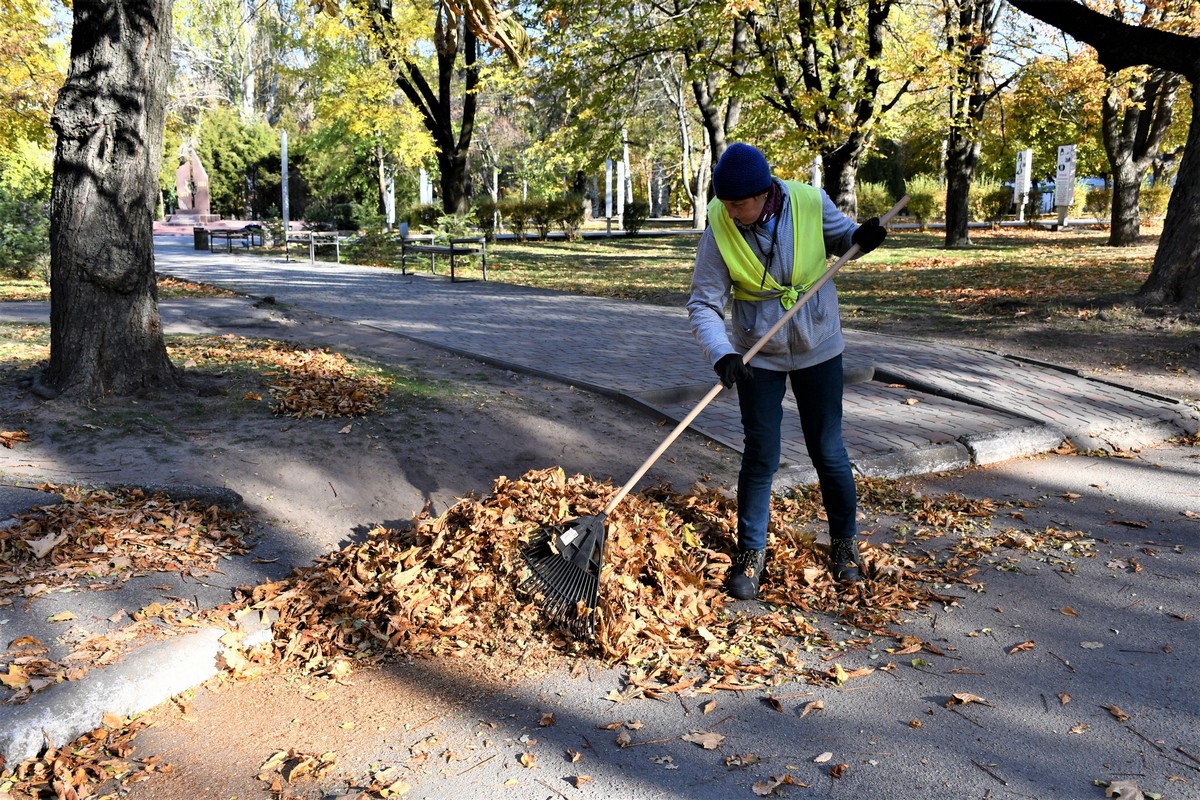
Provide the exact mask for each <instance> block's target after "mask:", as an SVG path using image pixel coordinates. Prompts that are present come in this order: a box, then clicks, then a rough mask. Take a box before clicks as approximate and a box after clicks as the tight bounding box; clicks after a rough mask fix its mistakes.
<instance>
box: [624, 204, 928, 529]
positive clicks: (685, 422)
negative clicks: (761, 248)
mask: <svg viewBox="0 0 1200 800" xmlns="http://www.w3.org/2000/svg"><path fill="white" fill-rule="evenodd" d="M906 205H908V195H904V197H901V198H900V200H899V202H897V203H896V205H894V206H892V208H891V210H889V211H888V212H887V213H886V214H884V215H883V216H882V217H880V218H879V224H880V225H883V226H885V227H886V226H887V224H888V223H889V222H891V221H892V218H893V217H895V216H896V215H897V214H899V213H900V210H901V209H903V208H904V207H905V206H906ZM861 249H862V248H860V247H859V246H858V245H856V244H855V245H851V246H850V249H849V250H847V251H846V253H845V254H844V255H842V256H841V257H840V258H838V260H837V261H835V262H833V266H831V267H830V268H829V269H827V270H825V274H823V275H822V276H821V277H819V278H817V280H816V281H814V282H813V285H812V286H810V287H808V291H806V292H805V293H804V294H803V295H802V296H801V297H800V299H799V300H797V301H796V302H795V303H794V304H793V305H792V307H791V308H789V309H788V310H787V313H785V314H784V315H783V316H782V317H780V318H779V320H778V321H777V322H776V323H775V324H774V325H772V326H771V329H770V330H769V331H767V332H766V333H765V334H763V336H762V338H760V339H759V340H758V341H757V342H755V343H754V346H753V347H751V348H750V349H749V350H747V351H746V354H745V355H744V356H742V363H743V364H749V363H750V359H752V358H754V356H755V355H757V354H758V351H759V350H762V349H763V348H764V347H765V346H766V344H767V342H769V341H771V338H772V337H773V336H775V334H777V333H779V331H780V330H782V329H783V326H784V325H786V324H787V323H788V320H790V319H791V318H792V317H793V316H795V314H796V312H797V311H799V310H800V308H801V307H802V306H803V305H804V304H805V303H807V302H808V301H809V300H810V299H812V296H813V295H815V294H816V293H817V292H819V291H820V290H821V287H822V286H824V285H825V284H826V283H828V282H829V280H830V278H832V277H833V276H834V274H835V273H836V272H837V271H838V270H839V269H841V268H842V266H843V265H844V264H845V263H846V262H847V261H849V260H850V259H852V258H854V257H855V256H856V255H858V253H859V250H861ZM724 388H725V386H724V384H722V383H721V382H720V381H717V385H716V386H714V387H713V388H711V389H709V390H708V394H706V395H704V397H703V399H701V400H700V402H699V403H697V404H696V407H695V408H693V409H692V410H691V411H690V412H689V413H688V415H687V416H686V417H684V418H683V419H681V420H680V421H679V424H678V425H676V426H675V429H674V430H673V431H671V433H670V434H669V435H668V436H667V438H666V439H664V440H663V442H662V444H660V445H659V446H658V447H657V448H656V449H655V451H654V452H653V453H651V454H650V457H649V458H647V459H646V460H645V461H643V462H642V465H641V466H640V467H638V470H637V472H635V473H633V477H631V478H630V479H629V480H628V481H627V482H626V483H625V485H624V486H622V487H621V488H620V490H619V491H618V492H617V493H616V494H615V495H613V497H612V499H611V500H609V501H608V505H606V506H605V507H604V511H603V512H602V513H603V514H604V516H608V515H609V514H611V513H612V511H613V509H614V508H616V507H617V504H618V503H620V502H621V501H622V500H624V499H625V495H627V494H629V492H630V491H632V490H633V487H634V486H636V485H637V482H638V481H640V480H641V479H642V476H643V475H645V474H646V472H647V471H648V470H649V469H650V467H652V466H654V462H656V461H658V459H659V458H660V457H661V456H662V454H663V453H665V452H666V451H667V448H668V447H670V446H671V445H672V444H673V443H674V442H675V440H676V439H678V438H679V434H681V433H683V432H684V431H685V430H687V428H688V426H689V425H691V424H692V422H693V421H694V420H695V419H696V417H698V416H700V412H701V411H703V410H704V409H705V408H707V407H708V404H709V403H711V402H712V401H713V399H714V398H715V397H716V396H717V395H718V394H720V393H721V390H722V389H724Z"/></svg>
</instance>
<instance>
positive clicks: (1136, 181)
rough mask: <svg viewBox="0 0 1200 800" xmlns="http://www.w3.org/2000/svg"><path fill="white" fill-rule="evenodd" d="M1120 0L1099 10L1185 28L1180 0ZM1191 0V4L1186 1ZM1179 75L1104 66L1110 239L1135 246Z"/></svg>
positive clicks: (1143, 22) (1172, 111) (1117, 244)
mask: <svg viewBox="0 0 1200 800" xmlns="http://www.w3.org/2000/svg"><path fill="white" fill-rule="evenodd" d="M1122 5H1124V4H1123V3H1119V2H1118V3H1115V4H1114V3H1105V6H1106V8H1105V7H1101V8H1099V9H1098V10H1101V11H1106V12H1107V13H1109V14H1110V15H1118V16H1121V15H1124V16H1125V17H1126V18H1127V21H1129V22H1132V23H1134V24H1137V25H1140V26H1143V27H1153V28H1160V29H1170V28H1172V27H1176V28H1186V26H1187V25H1188V24H1189V23H1188V16H1189V15H1188V14H1187V13H1186V11H1187V9H1185V8H1183V7H1182V6H1181V4H1179V3H1171V2H1164V3H1146V4H1144V5H1142V6H1141V8H1140V9H1138V10H1137V11H1136V14H1135V13H1134V11H1133V10H1132V9H1130V10H1129V11H1126V10H1125V9H1123V8H1122ZM1188 5H1190V4H1188ZM1181 80H1182V78H1181V76H1180V75H1179V74H1178V73H1175V72H1168V71H1166V70H1163V69H1158V68H1153V67H1144V66H1139V67H1129V68H1127V69H1122V70H1108V71H1107V75H1106V81H1105V92H1104V148H1105V151H1106V152H1107V153H1108V161H1109V164H1110V165H1111V166H1112V225H1111V227H1110V228H1109V237H1108V243H1109V244H1110V245H1113V246H1115V247H1120V246H1124V245H1133V244H1136V243H1137V242H1138V238H1139V235H1140V233H1141V210H1140V202H1139V199H1140V195H1141V187H1142V181H1143V180H1144V179H1145V177H1146V173H1147V172H1148V171H1149V170H1150V167H1151V165H1152V164H1153V163H1154V160H1155V159H1156V158H1157V157H1158V152H1159V148H1160V147H1161V146H1162V144H1163V141H1164V139H1165V138H1166V136H1167V132H1168V131H1169V130H1170V128H1171V123H1172V122H1173V121H1174V118H1175V101H1176V95H1177V94H1178V90H1179V84H1180V82H1181Z"/></svg>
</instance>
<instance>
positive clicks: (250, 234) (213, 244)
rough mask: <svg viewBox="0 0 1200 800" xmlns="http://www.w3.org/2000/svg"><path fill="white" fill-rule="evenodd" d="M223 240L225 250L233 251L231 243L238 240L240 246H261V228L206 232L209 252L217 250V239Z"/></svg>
mask: <svg viewBox="0 0 1200 800" xmlns="http://www.w3.org/2000/svg"><path fill="white" fill-rule="evenodd" d="M218 239H224V240H225V252H227V253H232V252H233V243H234V241H235V240H236V241H238V242H240V243H241V245H242V247H254V246H258V247H262V246H263V230H262V229H261V228H248V229H245V230H237V231H209V232H208V250H209V252H210V253H215V252H216V250H217V240H218Z"/></svg>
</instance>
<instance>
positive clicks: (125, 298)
mask: <svg viewBox="0 0 1200 800" xmlns="http://www.w3.org/2000/svg"><path fill="white" fill-rule="evenodd" d="M173 3H174V0H125V1H124V2H101V1H100V0H76V2H75V3H74V27H73V29H72V34H71V66H70V71H69V73H68V75H67V80H66V83H65V84H64V85H63V88H62V90H61V92H59V96H58V101H57V103H56V104H55V108H54V115H53V117H52V119H51V124H52V125H53V127H54V130H55V132H56V133H57V134H58V145H57V148H56V150H55V154H54V188H53V191H52V194H51V204H50V263H51V278H50V363H49V366H48V367H47V369H46V373H45V378H46V381H47V383H48V384H49V385H50V386H51V387H53V388H54V389H57V390H58V391H59V392H61V393H62V394H64V395H66V396H70V397H77V398H80V399H87V398H95V397H99V396H102V395H108V394H115V395H132V394H137V393H141V392H145V391H152V390H158V389H171V388H174V387H175V386H176V385H177V374H176V372H175V369H174V367H173V366H172V364H171V360H170V358H169V357H168V355H167V349H166V345H165V343H164V341H163V332H162V324H161V322H160V320H159V315H158V294H157V290H156V288H155V274H154V232H153V218H154V211H155V196H156V192H157V188H158V171H159V166H160V164H161V162H162V142H163V122H164V119H165V112H166V89H167V75H168V68H169V54H170V48H171V7H172V5H173Z"/></svg>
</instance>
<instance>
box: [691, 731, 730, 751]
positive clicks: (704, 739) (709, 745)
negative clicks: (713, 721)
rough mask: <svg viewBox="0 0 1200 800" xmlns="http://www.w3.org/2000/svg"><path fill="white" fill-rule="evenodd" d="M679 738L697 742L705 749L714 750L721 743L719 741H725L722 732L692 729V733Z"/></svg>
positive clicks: (693, 742)
mask: <svg viewBox="0 0 1200 800" xmlns="http://www.w3.org/2000/svg"><path fill="white" fill-rule="evenodd" d="M680 738H681V739H683V740H684V741H685V742H691V743H692V744H698V745H700V746H701V747H703V748H704V749H705V750H716V749H717V748H718V747H719V746H720V745H721V742H723V741H725V736H724V735H723V734H720V733H714V732H712V731H693V732H692V733H689V734H687V735H685V736H681V737H680Z"/></svg>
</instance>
